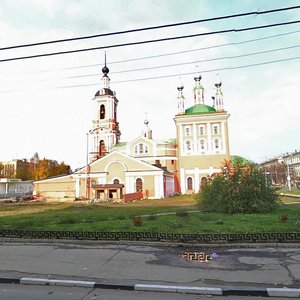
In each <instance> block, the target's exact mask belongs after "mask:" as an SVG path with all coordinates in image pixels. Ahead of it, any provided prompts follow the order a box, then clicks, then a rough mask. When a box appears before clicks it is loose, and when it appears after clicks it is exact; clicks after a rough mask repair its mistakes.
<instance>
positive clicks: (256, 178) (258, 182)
mask: <svg viewBox="0 0 300 300" xmlns="http://www.w3.org/2000/svg"><path fill="white" fill-rule="evenodd" d="M198 200H199V201H200V203H201V204H202V205H203V207H204V208H205V209H207V210H210V211H217V212H224V213H257V212H268V211H271V210H273V209H275V208H276V207H277V206H278V204H279V197H278V195H277V193H276V191H275V190H274V189H273V188H272V187H271V186H270V185H268V184H267V182H266V178H265V174H264V173H263V171H262V170H260V169H259V168H258V167H257V166H255V165H254V164H247V165H244V164H240V163H232V162H231V161H225V162H224V165H223V167H222V168H221V173H218V174H215V175H214V176H213V177H211V178H209V180H208V181H207V182H206V183H204V184H203V185H202V188H201V191H200V192H199V195H198Z"/></svg>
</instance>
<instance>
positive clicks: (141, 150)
mask: <svg viewBox="0 0 300 300" xmlns="http://www.w3.org/2000/svg"><path fill="white" fill-rule="evenodd" d="M139 153H144V145H143V144H139Z"/></svg>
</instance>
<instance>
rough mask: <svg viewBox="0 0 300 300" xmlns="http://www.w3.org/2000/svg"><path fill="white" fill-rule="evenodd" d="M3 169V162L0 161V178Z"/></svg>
mask: <svg viewBox="0 0 300 300" xmlns="http://www.w3.org/2000/svg"><path fill="white" fill-rule="evenodd" d="M3 170H4V166H3V164H2V163H1V162H0V178H2V177H3Z"/></svg>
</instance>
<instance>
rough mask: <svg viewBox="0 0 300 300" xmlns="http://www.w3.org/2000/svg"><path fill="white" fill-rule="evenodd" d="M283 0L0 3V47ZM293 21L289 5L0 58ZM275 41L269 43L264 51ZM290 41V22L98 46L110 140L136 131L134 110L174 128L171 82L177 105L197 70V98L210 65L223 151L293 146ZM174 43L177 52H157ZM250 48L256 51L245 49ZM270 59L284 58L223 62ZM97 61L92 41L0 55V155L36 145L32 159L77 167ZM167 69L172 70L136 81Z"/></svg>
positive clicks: (294, 34) (156, 128)
mask: <svg viewBox="0 0 300 300" xmlns="http://www.w3.org/2000/svg"><path fill="white" fill-rule="evenodd" d="M295 5H299V1H280V0H279V1H277V0H272V1H271V0H269V1H266V0H248V1H247V0H244V1H243V0H236V1H231V0H227V1H221V0H160V1H155V0H149V1H148V0H123V1H122V0H119V1H118V0H110V1H104V0H89V1H88V0H85V1H80V0H78V1H75V0H7V1H5V0H1V3H0V41H1V45H0V47H1V48H3V47H7V46H13V45H20V44H27V43H34V42H41V41H48V40H56V39H63V38H72V37H78V36H85V35H93V34H101V33H107V32H115V31H122V30H128V29H134V28H141V27H148V26H156V25H162V24H169V23H177V22H186V21H192V20H200V19H204V18H210V17H217V16H223V15H228V14H237V13H243V12H250V11H263V10H269V9H275V8H280V7H288V6H295ZM294 20H300V9H296V10H290V11H285V12H280V13H273V14H265V15H256V16H248V17H242V18H235V19H227V20H221V21H213V22H205V23H198V24H193V25H188V26H179V27H172V28H167V29H160V30H153V31H144V32H140V33H131V34H124V35H118V36H112V37H102V38H95V39H89V40H81V41H74V42H66V43H59V44H51V45H44V46H38V47H29V48H20V49H12V50H0V60H4V59H8V58H11V57H20V56H27V55H35V54H40V53H47V52H57V51H67V50H74V49H80V48H90V47H101V46H107V45H113V44H120V43H129V42H134V41H142V40H148V39H157V38H166V37H172V36H182V35H188V34H197V33H201V32H212V31H219V30H225V29H234V28H235V29H238V28H244V27H254V26H259V25H264V24H270V23H279V22H288V21H294ZM264 37H269V38H267V39H261V38H264ZM255 39H256V41H250V40H255ZM257 39H259V40H257ZM247 41H248V42H247ZM224 44H229V45H227V46H225V45H224ZM222 45H223V46H222ZM212 46H218V47H213V48H212ZM296 46H298V47H296ZM208 47H211V48H209V49H204V50H203V49H201V48H208ZM282 48H288V49H282ZM276 49H281V50H280V51H273V52H265V51H269V50H276ZM189 50H195V51H190V52H187V51H189ZM299 50H300V24H293V25H285V26H281V27H273V28H268V29H260V30H253V31H244V32H235V33H226V34H216V35H209V36H203V37H194V38H187V39H180V40H174V41H168V42H160V43H151V44H146V45H139V46H127V47H118V48H112V49H107V60H108V67H109V69H110V73H109V76H110V79H111V89H112V90H115V91H116V93H117V97H118V99H119V111H118V118H119V122H120V129H121V132H122V135H121V140H122V141H130V140H132V139H134V138H136V137H137V136H138V135H140V134H141V132H142V130H143V129H144V124H143V121H144V118H145V112H147V113H148V118H149V121H150V124H149V126H150V127H151V129H152V130H153V137H154V138H155V139H166V138H173V137H175V125H174V121H173V117H174V115H175V114H176V112H177V103H176V97H177V86H178V84H179V83H180V82H182V83H183V84H184V95H185V98H186V105H185V106H186V108H188V107H190V106H192V105H193V95H192V89H193V86H194V80H193V77H194V74H196V72H197V69H198V70H200V72H201V73H202V85H203V86H204V88H205V97H206V98H205V102H206V104H208V105H211V104H212V101H211V95H212V93H213V87H214V85H213V84H214V81H215V80H216V73H219V74H220V79H221V80H222V82H223V85H222V90H223V94H224V104H225V108H226V110H227V111H228V112H229V113H230V115H231V116H230V119H229V121H230V123H229V129H230V132H229V134H230V148H231V154H236V155H242V156H245V157H246V158H249V159H251V160H254V161H256V162H260V161H262V160H264V159H266V158H268V157H271V156H274V155H279V154H281V153H283V152H287V151H294V150H295V149H299V136H300V99H299V95H300V80H299V72H300V71H299V66H300V64H299V62H300V59H299V58H300V55H299V53H300V51H299ZM174 52H180V53H178V54H174V55H167V54H171V53H174ZM257 52H265V53H260V54H253V55H247V54H251V53H257ZM245 55H247V56H245ZM149 56H156V57H155V58H149ZM237 56H239V57H237ZM138 58H143V59H138ZM216 58H220V59H218V60H216ZM293 58H298V59H293ZM133 59H138V60H133ZM287 59H290V60H287ZM126 60H129V61H127V62H126ZM276 60H286V61H282V62H277V63H272V64H265V65H258V66H253V67H244V68H238V69H234V68H236V67H241V66H247V65H251V64H252V65H253V64H259V63H264V62H269V61H276ZM103 61H104V50H95V51H88V52H82V53H77V54H67V55H59V56H51V57H44V58H35V59H27V60H17V61H11V62H0V82H1V86H0V137H1V142H0V161H1V160H10V159H12V158H30V157H31V156H32V155H33V154H34V153H35V152H38V153H39V155H40V157H41V158H43V157H47V158H51V159H56V160H58V161H65V162H66V163H68V164H71V166H72V168H73V169H75V168H77V167H81V166H83V165H84V164H85V159H86V132H87V131H88V130H89V129H90V128H91V120H92V108H93V105H92V98H93V97H94V95H95V93H96V92H97V90H99V88H100V83H101V77H102V72H101V69H102V67H103ZM188 62H190V64H187V63H188ZM174 64H177V66H174ZM178 64H180V65H178ZM172 65H173V66H172ZM196 66H198V67H196ZM153 67H155V68H153ZM158 67H160V68H158ZM149 68H153V69H149ZM137 69H142V70H137ZM218 69H219V71H216V70H218ZM185 73H194V74H191V75H184V74H185ZM167 75H171V76H172V77H168V78H157V79H148V80H140V79H145V78H153V77H160V76H167ZM92 84H94V85H92Z"/></svg>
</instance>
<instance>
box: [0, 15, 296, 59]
mask: <svg viewBox="0 0 300 300" xmlns="http://www.w3.org/2000/svg"><path fill="white" fill-rule="evenodd" d="M297 23H300V20H296V21H289V22H281V23H273V24H266V25H260V26H254V27H245V28H238V29H235V28H233V29H225V30H219V31H211V32H204V33H197V34H189V35H181V36H175V37H168V38H160V39H152V40H144V41H137V42H129V43H121V44H113V45H106V46H100V47H91V48H82V49H76V50H68V51H59V52H50V53H43V54H35V55H28V56H19V57H12V58H6V59H1V60H0V62H9V61H16V60H25V59H32V58H40V57H47V56H55V55H62V54H71V53H80V52H86V51H94V50H103V49H110V48H117V47H125V46H136V45H143V44H149V43H157V42H164V41H172V40H178V39H185V38H193V37H199V36H209V35H213V34H223V33H229V32H243V31H250V30H258V29H264V28H271V27H277V26H284V25H291V24H297Z"/></svg>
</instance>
